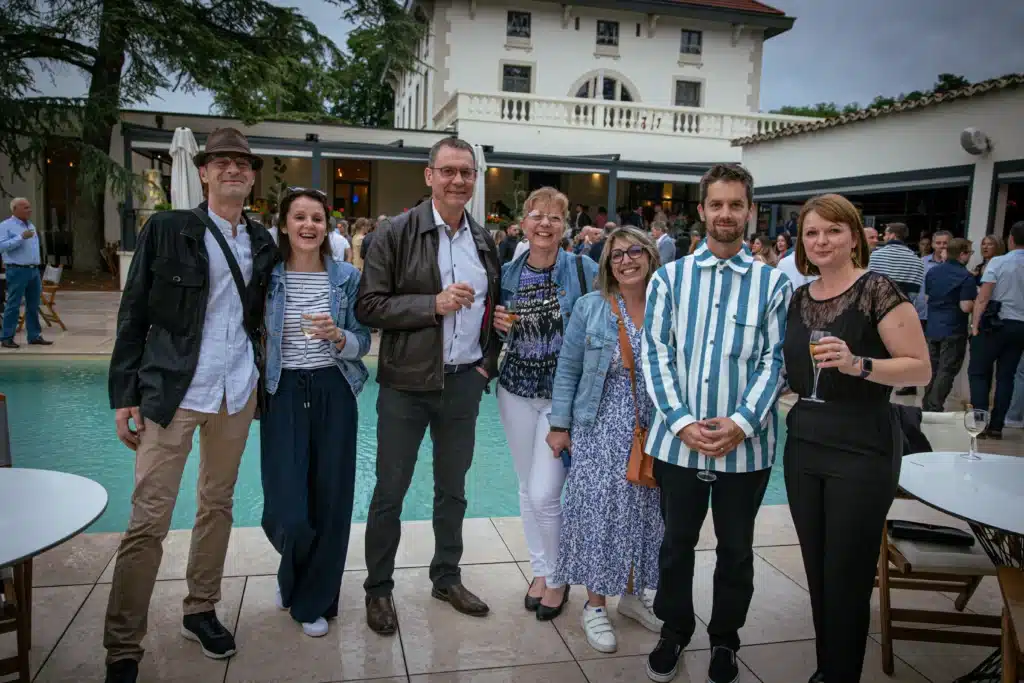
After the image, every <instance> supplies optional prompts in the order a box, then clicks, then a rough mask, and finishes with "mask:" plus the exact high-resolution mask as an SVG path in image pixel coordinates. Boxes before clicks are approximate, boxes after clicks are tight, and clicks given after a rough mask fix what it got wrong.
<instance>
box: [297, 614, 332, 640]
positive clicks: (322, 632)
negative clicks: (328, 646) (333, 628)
mask: <svg viewBox="0 0 1024 683" xmlns="http://www.w3.org/2000/svg"><path fill="white" fill-rule="evenodd" d="M329 629H330V627H329V626H328V625H327V620H326V619H324V618H323V617H320V618H318V619H317V620H316V621H314V622H313V623H312V624H307V623H306V622H302V632H303V633H305V634H306V635H307V636H309V637H310V638H320V637H321V636H326V635H327V631H328V630H329Z"/></svg>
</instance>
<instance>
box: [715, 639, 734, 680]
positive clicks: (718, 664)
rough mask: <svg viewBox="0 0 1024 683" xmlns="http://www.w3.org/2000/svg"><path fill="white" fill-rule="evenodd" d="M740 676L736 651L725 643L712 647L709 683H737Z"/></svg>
mask: <svg viewBox="0 0 1024 683" xmlns="http://www.w3.org/2000/svg"><path fill="white" fill-rule="evenodd" d="M739 677H740V669H739V667H738V666H736V652H735V651H734V650H731V649H729V648H727V647H726V646H724V645H716V646H715V647H714V648H712V649H711V664H710V666H708V683H735V681H736V679H737V678H739Z"/></svg>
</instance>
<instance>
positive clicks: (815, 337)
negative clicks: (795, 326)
mask: <svg viewBox="0 0 1024 683" xmlns="http://www.w3.org/2000/svg"><path fill="white" fill-rule="evenodd" d="M831 336H832V333H831V332H829V331H828V330H811V345H810V348H811V364H812V365H813V366H814V387H813V388H812V389H811V395H810V396H807V397H805V398H804V400H805V401H812V402H814V403H824V401H822V400H821V399H820V398H818V376H819V375H821V368H820V367H819V366H818V358H817V357H816V356H815V355H814V353H815V351H817V349H818V344H820V343H821V340H822V339H824V338H825V337H831Z"/></svg>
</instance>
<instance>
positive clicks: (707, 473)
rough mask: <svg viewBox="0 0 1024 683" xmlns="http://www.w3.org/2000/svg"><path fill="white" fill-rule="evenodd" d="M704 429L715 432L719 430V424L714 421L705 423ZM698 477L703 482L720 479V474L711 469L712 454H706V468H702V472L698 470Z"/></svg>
mask: <svg viewBox="0 0 1024 683" xmlns="http://www.w3.org/2000/svg"><path fill="white" fill-rule="evenodd" d="M704 429H706V430H708V431H709V432H715V431H718V425H717V424H715V423H713V422H712V423H711V424H705V425H704ZM697 478H698V479H700V480H701V481H703V482H707V483H708V484H710V483H711V482H713V481H717V480H718V475H717V474H715V473H714V472H712V471H711V456H710V455H705V456H704V469H702V470H701V471H700V472H697Z"/></svg>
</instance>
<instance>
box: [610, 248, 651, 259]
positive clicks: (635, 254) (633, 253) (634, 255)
mask: <svg viewBox="0 0 1024 683" xmlns="http://www.w3.org/2000/svg"><path fill="white" fill-rule="evenodd" d="M627 255H628V256H629V260H630V261H636V260H637V259H638V258H640V257H641V256H643V255H644V248H643V247H641V246H640V245H639V244H634V245H633V246H631V247H630V248H629V249H626V250H625V251H623V250H622V249H613V250H612V254H611V256H612V259H611V260H612V263H622V257H623V256H627Z"/></svg>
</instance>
